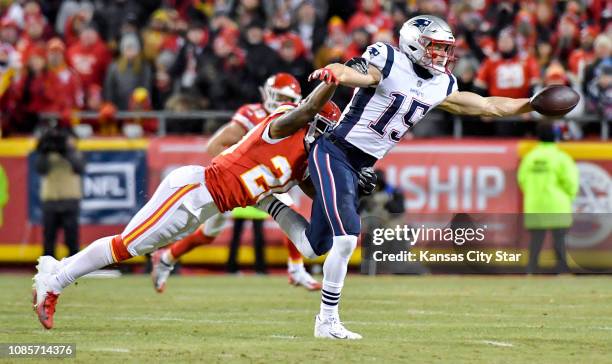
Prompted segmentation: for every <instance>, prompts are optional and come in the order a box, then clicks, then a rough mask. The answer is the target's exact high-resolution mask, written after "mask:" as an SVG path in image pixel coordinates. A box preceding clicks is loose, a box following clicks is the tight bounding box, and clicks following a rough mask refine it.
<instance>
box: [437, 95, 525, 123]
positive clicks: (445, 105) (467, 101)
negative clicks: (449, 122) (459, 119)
mask: <svg viewBox="0 0 612 364" xmlns="http://www.w3.org/2000/svg"><path fill="white" fill-rule="evenodd" d="M438 107H439V108H440V109H442V110H444V111H448V112H450V113H452V114H459V115H472V116H492V117H502V116H513V115H518V114H523V113H526V112H530V111H533V108H532V107H531V105H530V104H529V99H528V98H522V99H513V98H510V97H493V96H492V97H482V96H480V95H478V94H475V93H473V92H465V91H455V92H453V93H452V94H450V95H449V96H448V97H447V98H446V100H444V101H443V102H442V103H441V104H440V105H438Z"/></svg>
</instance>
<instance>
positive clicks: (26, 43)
mask: <svg viewBox="0 0 612 364" xmlns="http://www.w3.org/2000/svg"><path fill="white" fill-rule="evenodd" d="M45 23H46V20H45V18H43V17H42V16H31V17H27V18H26V19H25V31H24V33H22V35H21V37H20V39H19V41H18V42H17V51H18V52H19V54H20V55H21V63H22V64H26V63H28V58H29V57H30V55H31V54H32V53H40V51H46V49H47V42H46V40H45V38H44V30H45Z"/></svg>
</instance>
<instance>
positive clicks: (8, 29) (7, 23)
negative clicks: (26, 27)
mask: <svg viewBox="0 0 612 364" xmlns="http://www.w3.org/2000/svg"><path fill="white" fill-rule="evenodd" d="M19 31H20V30H19V26H18V25H17V22H15V21H14V20H13V19H10V18H3V19H2V21H0V42H2V43H6V44H10V45H11V46H12V47H16V46H17V42H18V41H19Z"/></svg>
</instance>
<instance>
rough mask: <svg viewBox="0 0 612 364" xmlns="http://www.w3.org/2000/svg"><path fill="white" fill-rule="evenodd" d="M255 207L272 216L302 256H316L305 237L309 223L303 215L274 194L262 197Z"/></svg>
mask: <svg viewBox="0 0 612 364" xmlns="http://www.w3.org/2000/svg"><path fill="white" fill-rule="evenodd" d="M257 207H258V208H260V209H262V210H264V211H266V212H267V213H268V214H270V216H272V218H273V219H274V220H275V221H276V222H277V223H278V225H279V226H280V228H281V229H282V230H283V231H284V232H285V234H286V235H287V237H289V240H291V241H292V242H293V244H294V245H295V247H296V248H297V250H299V251H300V253H301V254H302V255H303V256H305V257H307V258H316V257H317V256H318V255H317V254H316V253H315V252H314V250H312V246H311V245H310V242H309V241H308V238H307V237H306V229H307V228H308V226H309V225H310V224H309V223H308V221H307V220H306V219H305V218H304V216H302V215H300V214H298V213H297V212H295V211H293V209H291V208H290V207H289V206H287V205H285V204H284V203H282V202H280V201H279V200H278V199H277V198H276V197H274V196H268V197H266V198H264V199H262V200H261V201H259V202H258V203H257Z"/></svg>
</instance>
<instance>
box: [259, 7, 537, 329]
mask: <svg viewBox="0 0 612 364" xmlns="http://www.w3.org/2000/svg"><path fill="white" fill-rule="evenodd" d="M454 47H455V38H454V36H453V33H452V31H451V29H450V27H449V26H448V24H447V23H446V22H445V21H444V20H442V19H440V18H438V17H435V16H431V15H422V16H417V17H414V18H411V19H410V20H408V21H407V22H406V23H404V25H403V26H402V28H401V30H400V42H399V49H397V48H395V47H392V46H390V45H387V44H384V43H375V44H373V45H371V46H369V47H368V48H367V50H366V51H365V53H364V54H363V55H362V57H361V58H358V59H353V60H351V61H349V62H347V65H342V64H337V63H335V64H330V65H328V66H326V67H325V68H322V69H318V70H316V71H315V72H313V74H312V75H311V77H310V78H311V79H319V80H322V81H323V82H326V83H335V84H340V85H344V86H349V87H355V92H354V94H353V98H352V99H351V102H350V104H349V105H348V106H347V107H346V108H345V109H344V112H343V113H342V116H341V118H340V122H339V124H338V125H337V127H336V128H335V129H334V130H333V131H332V132H331V133H327V134H326V135H325V136H324V137H321V138H319V139H318V140H317V141H316V142H315V144H314V147H313V148H312V149H311V153H310V156H309V160H308V164H309V165H308V168H309V171H310V176H311V179H312V181H313V184H314V187H315V190H316V196H315V198H314V200H313V208H312V215H311V221H310V224H308V223H307V222H306V220H305V219H304V218H303V217H301V216H299V215H297V214H296V213H294V212H292V210H290V209H289V208H285V207H284V206H282V203H280V202H279V201H277V200H275V199H274V198H272V197H270V198H266V199H264V200H263V201H262V202H261V203H260V207H261V208H264V209H268V211H270V210H273V211H274V212H275V214H274V216H276V218H275V219H276V220H277V221H278V222H279V225H280V226H281V228H283V230H284V231H285V232H286V233H287V235H288V236H289V238H290V239H291V240H292V241H293V242H294V243H295V245H296V247H297V248H298V249H300V252H301V253H302V254H304V255H305V256H309V257H313V256H319V255H322V254H325V253H326V252H327V251H329V255H328V256H327V259H326V260H325V263H324V265H323V286H322V289H321V294H322V296H321V309H320V313H319V314H318V315H317V316H316V318H315V331H314V334H315V336H316V337H325V338H333V339H360V338H361V335H359V334H357V333H354V332H351V331H349V330H347V329H346V328H345V327H344V325H342V323H341V322H340V318H339V314H338V303H339V301H340V293H341V290H342V286H343V284H344V278H345V276H346V271H347V264H348V261H349V258H350V257H351V255H352V254H353V251H354V250H355V247H356V245H357V237H358V236H359V232H360V228H361V226H360V219H359V214H358V213H357V201H358V200H357V191H358V184H359V183H360V181H359V177H358V172H359V171H360V170H362V169H364V168H370V167H372V166H373V165H374V163H375V162H376V161H377V160H378V159H380V158H382V157H384V156H385V154H387V152H388V151H389V150H390V149H391V148H392V147H393V146H394V145H395V144H396V143H397V142H399V141H400V140H401V139H402V137H403V136H404V134H405V133H406V132H407V131H408V130H409V129H410V128H411V127H412V126H414V125H415V124H416V123H417V122H419V120H421V119H422V118H423V116H425V114H427V113H428V112H429V111H431V110H432V109H434V108H436V107H439V108H440V109H442V110H445V111H448V112H451V113H454V114H462V115H480V116H493V117H501V116H511V115H518V114H522V113H526V112H530V111H532V107H531V105H530V103H529V99H527V98H523V99H511V98H505V97H481V96H479V95H477V94H475V93H471V92H463V91H458V90H457V82H456V79H455V77H454V76H453V75H452V74H451V73H450V70H449V65H450V64H451V63H452V62H453V50H454ZM279 212H280V213H279ZM327 236H333V238H331V239H330V238H326V237H327Z"/></svg>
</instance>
